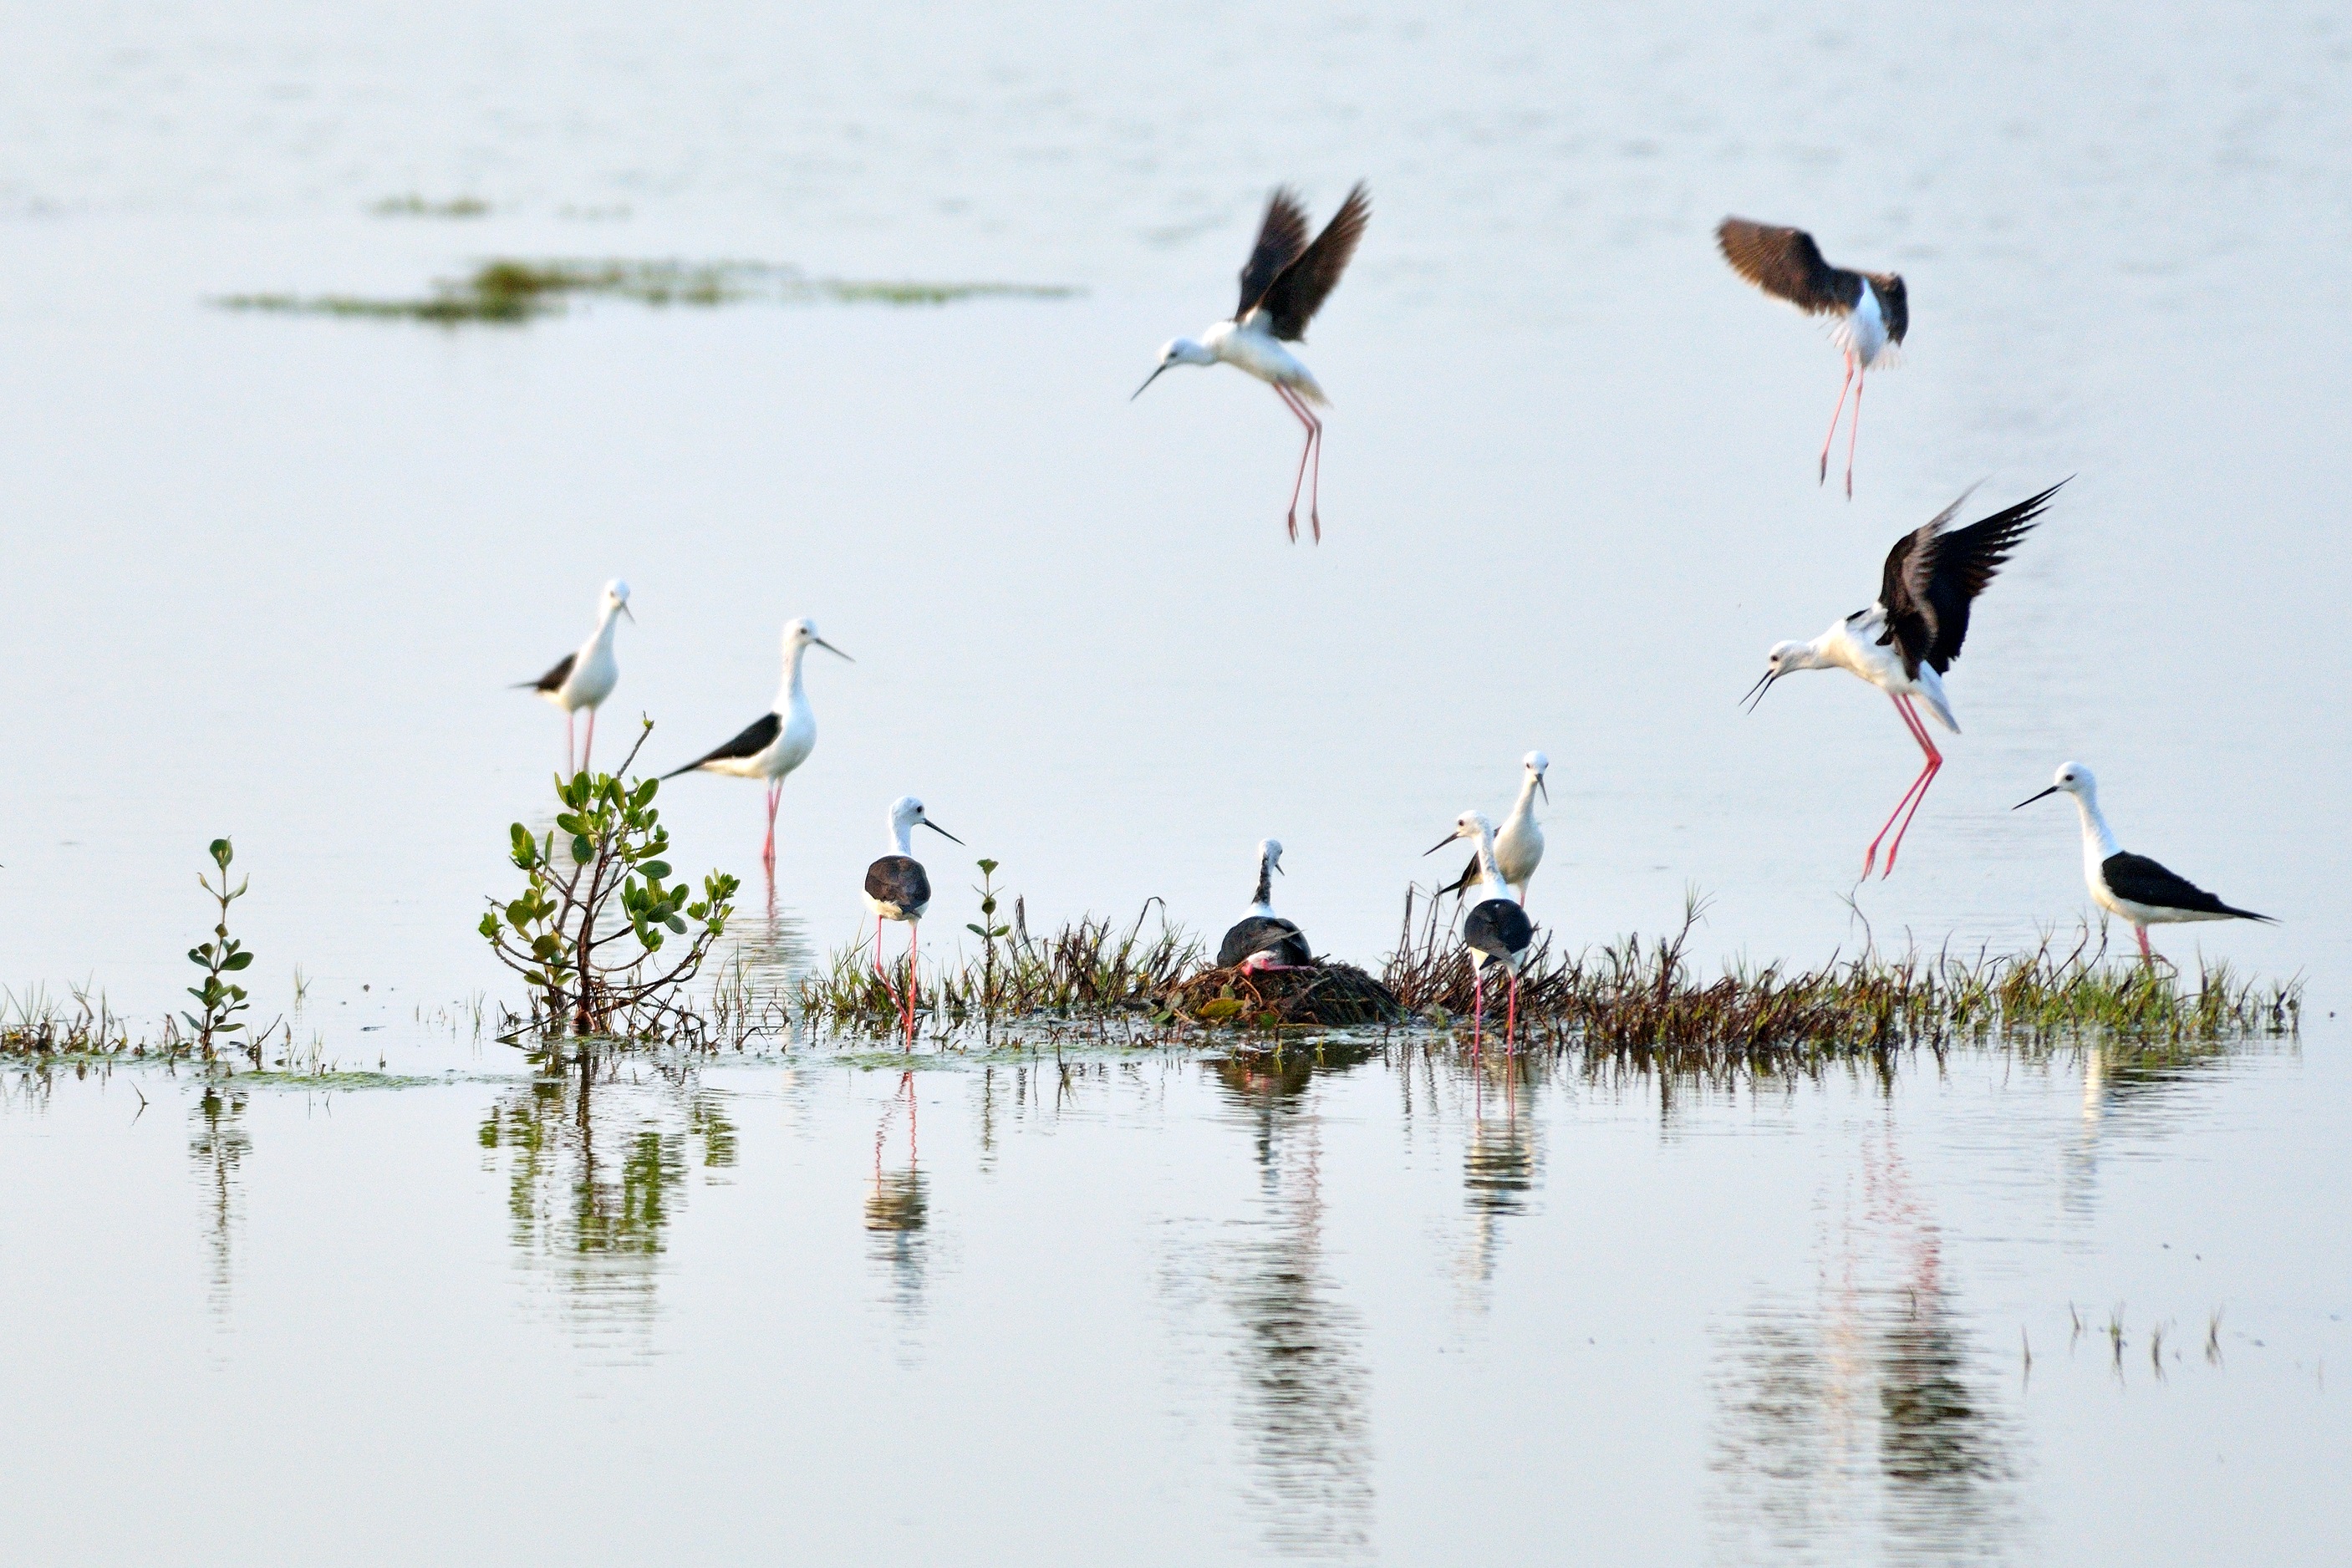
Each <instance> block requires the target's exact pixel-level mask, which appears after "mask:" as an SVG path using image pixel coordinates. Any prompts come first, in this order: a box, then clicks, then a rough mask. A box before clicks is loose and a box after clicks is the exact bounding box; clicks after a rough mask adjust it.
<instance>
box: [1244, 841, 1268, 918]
mask: <svg viewBox="0 0 2352 1568" xmlns="http://www.w3.org/2000/svg"><path fill="white" fill-rule="evenodd" d="M1249 912H1250V913H1252V914H1254V915H1257V916H1259V917H1260V918H1262V919H1265V920H1272V919H1273V918H1274V857H1273V856H1271V855H1261V856H1259V857H1258V858H1257V893H1256V895H1255V897H1254V898H1253V899H1252V900H1250V907H1249Z"/></svg>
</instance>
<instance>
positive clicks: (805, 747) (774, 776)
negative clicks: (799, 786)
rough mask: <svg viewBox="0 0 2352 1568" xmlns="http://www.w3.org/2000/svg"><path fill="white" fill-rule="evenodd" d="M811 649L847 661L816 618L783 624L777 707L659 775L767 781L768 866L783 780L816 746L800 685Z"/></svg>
mask: <svg viewBox="0 0 2352 1568" xmlns="http://www.w3.org/2000/svg"><path fill="white" fill-rule="evenodd" d="M812 647H821V648H823V649H824V651H825V652H827V653H829V654H833V655H835V656H837V657H838V658H845V659H849V656H848V655H847V654H845V653H843V652H842V651H841V650H840V649H839V648H837V647H834V646H833V645H832V644H831V643H829V642H827V641H825V640H824V638H823V637H819V636H817V635H816V623H815V622H814V621H812V620H809V619H807V618H805V617H803V618H802V619H800V620H797V621H794V622H793V623H792V624H791V625H790V626H786V627H785V628H784V679H783V684H782V687H781V689H779V690H778V691H777V693H776V705H775V707H774V708H772V709H771V710H769V711H768V712H765V713H762V714H761V716H760V717H759V718H757V719H754V720H753V721H751V723H749V724H747V725H745V726H744V728H743V732H742V733H741V734H740V735H737V736H736V737H735V738H734V739H733V740H731V741H730V742H727V743H726V744H725V745H723V746H720V747H718V748H717V749H715V750H713V751H709V752H704V753H703V754H702V755H701V756H698V757H697V758H695V759H694V761H692V762H690V763H687V764H686V766H684V767H682V768H675V769H672V770H671V771H670V772H668V773H664V774H663V775H662V777H664V778H666V779H674V778H676V777H677V775H678V774H679V773H693V772H695V771H696V770H697V769H699V770H701V771H702V772H704V773H727V774H730V775H731V776H732V777H735V778H739V779H765V780H766V781H767V784H768V840H767V842H766V843H765V844H764V845H762V846H761V849H760V859H761V864H763V865H766V866H768V867H771V868H772V867H773V866H774V865H775V863H776V805H777V803H778V802H779V801H781V800H782V798H783V794H784V778H785V776H786V775H787V774H789V773H791V772H792V771H793V769H794V768H796V767H799V766H800V765H801V764H802V763H804V762H807V761H808V759H809V753H810V752H814V751H815V750H816V714H815V712H814V710H812V709H811V708H810V707H809V700H808V693H807V692H806V691H805V690H803V689H802V686H801V661H802V659H803V658H806V657H807V655H808V650H809V649H810V648H812ZM849 662H850V663H852V664H855V663H856V662H857V661H856V659H849Z"/></svg>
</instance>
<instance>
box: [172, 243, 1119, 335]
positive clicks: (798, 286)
mask: <svg viewBox="0 0 2352 1568" xmlns="http://www.w3.org/2000/svg"><path fill="white" fill-rule="evenodd" d="M1079 292H1080V290H1078V289H1073V288H1068V287H1066V286H1062V285H1047V284H1027V283H925V282H914V281H898V282H872V281H859V280H856V279H839V278H815V279H812V278H806V277H803V275H802V274H801V273H800V272H799V270H798V269H796V268H790V267H783V266H779V265H777V264H775V263H772V262H764V261H676V260H655V261H630V260H601V261H599V260H579V259H560V258H559V259H552V260H537V261H532V260H519V259H515V258H498V259H493V260H489V261H486V262H483V263H482V264H481V265H480V266H478V267H477V268H475V269H474V270H473V271H472V272H471V273H469V274H467V276H466V277H464V278H461V279H441V280H439V281H436V283H434V284H433V286H432V289H431V292H429V293H426V294H424V295H421V296H418V297H416V298H414V299H377V298H371V297H367V296H362V295H353V294H286V293H268V294H231V295H226V296H225V297H223V298H220V299H217V300H214V301H213V302H214V303H215V304H216V305H218V306H220V307H221V308H223V309H225V310H262V311H271V312H276V313H278V314H286V315H308V316H345V317H357V318H362V319H373V320H379V321H428V322H432V323H434V324H436V325H439V326H457V325H462V324H465V323H468V322H486V323H491V324H499V325H514V324H519V323H520V322H524V321H533V320H535V319H537V318H539V317H541V316H546V315H555V314H560V313H562V311H563V310H565V309H566V307H567V305H568V303H569V301H571V300H573V299H575V298H587V299H617V300H630V301H633V302H635V303H636V304H640V305H647V306H671V305H682V306H693V307H701V308H710V307H715V306H719V305H731V304H738V303H747V302H758V301H766V302H770V303H775V304H809V303H829V304H839V305H886V306H902V307H903V306H932V307H937V306H942V305H951V304H956V303H959V302H961V301H963V300H1062V299H1068V298H1071V297H1073V296H1075V295H1076V294H1077V293H1079Z"/></svg>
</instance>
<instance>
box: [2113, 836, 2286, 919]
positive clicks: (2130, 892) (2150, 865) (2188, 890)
mask: <svg viewBox="0 0 2352 1568" xmlns="http://www.w3.org/2000/svg"><path fill="white" fill-rule="evenodd" d="M2099 875H2100V876H2101V877H2102V878H2103V879H2105V881H2106V884H2107V891H2109V892H2111V893H2113V894H2114V895H2115V896H2116V897H2117V898H2119V899H2129V900H2131V901H2132V902H2133V903H2135V904H2146V905H2147V906H2148V907H2149V908H2151V909H2158V910H2191V911H2193V912H2195V913H2197V914H2202V915H2235V916H2236V917H2237V918H2238V919H2240V920H2242V921H2262V922H2263V924H2264V925H2275V924H2277V923H2278V922H2277V921H2273V920H2272V919H2271V917H2270V916H2268V915H2258V914H2256V913H2254V912H2253V910H2240V909H2232V908H2231V906H2229V905H2228V904H2225V903H2223V902H2222V901H2221V900H2219V899H2217V898H2215V897H2214V896H2213V895H2212V894H2210V893H2209V892H2207V891H2206V890H2205V889H2202V888H2200V887H2199V886H2198V885H2197V884H2196V883H2194V882H2192V881H2190V880H2189V879H2188V878H2186V877H2183V876H2179V875H2178V874H2177V873H2175V872H2172V871H2168V870H2167V869H2165V868H2163V867H2162V866H2159V865H2158V864H2157V863H2156V862H2155V861H2153V860H2151V859H2149V858H2147V856H2145V855H2132V854H2128V853H2126V854H2118V855H2110V856H2108V857H2107V858H2105V860H2102V861H2101V862H2099Z"/></svg>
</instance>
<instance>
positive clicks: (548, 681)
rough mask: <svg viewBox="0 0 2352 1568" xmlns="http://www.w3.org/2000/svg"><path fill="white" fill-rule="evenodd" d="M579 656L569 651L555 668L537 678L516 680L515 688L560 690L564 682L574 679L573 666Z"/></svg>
mask: <svg viewBox="0 0 2352 1568" xmlns="http://www.w3.org/2000/svg"><path fill="white" fill-rule="evenodd" d="M579 657H580V656H579V655H578V654H576V653H567V654H565V655H564V656H563V658H562V659H560V660H558V661H557V663H556V666H555V668H553V669H551V670H549V671H548V672H547V673H546V674H545V675H542V676H541V677H540V678H539V679H537V680H518V681H516V682H515V687H514V689H516V690H517V691H523V690H530V691H560V690H562V688H563V683H564V682H565V681H567V680H569V679H572V663H573V661H574V660H576V659H578V658H579Z"/></svg>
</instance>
